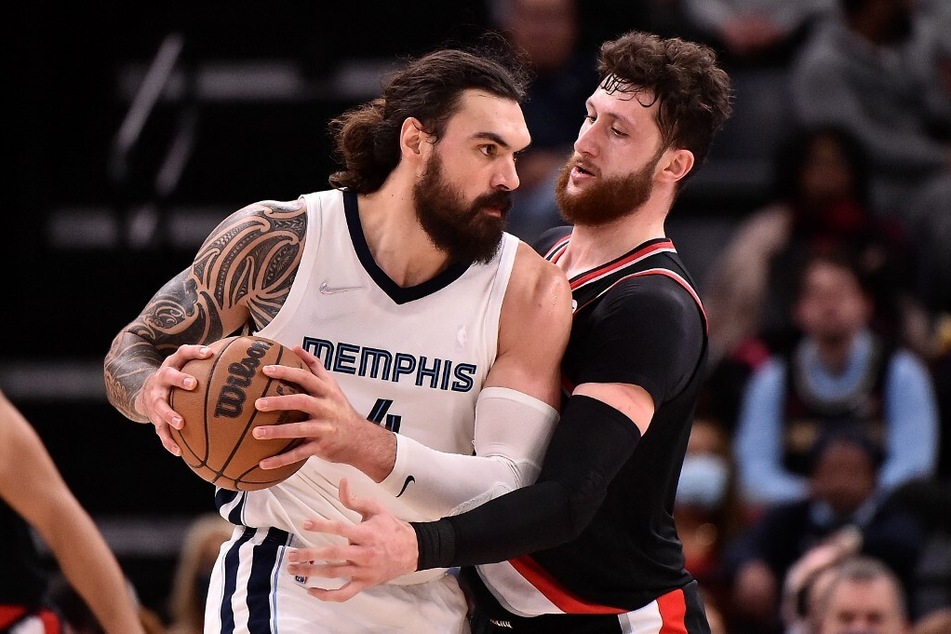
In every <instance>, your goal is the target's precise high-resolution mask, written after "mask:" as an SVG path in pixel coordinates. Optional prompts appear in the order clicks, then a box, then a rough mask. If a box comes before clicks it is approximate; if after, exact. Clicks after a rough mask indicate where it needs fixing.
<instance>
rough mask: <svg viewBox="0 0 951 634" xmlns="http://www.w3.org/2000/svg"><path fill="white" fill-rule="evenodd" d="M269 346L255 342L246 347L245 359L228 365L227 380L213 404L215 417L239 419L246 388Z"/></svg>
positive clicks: (265, 343)
mask: <svg viewBox="0 0 951 634" xmlns="http://www.w3.org/2000/svg"><path fill="white" fill-rule="evenodd" d="M270 348H271V344H270V343H268V342H266V341H260V340H258V341H255V342H254V343H252V344H251V345H250V346H248V348H247V350H246V351H245V357H244V358H243V359H241V361H237V362H235V363H232V364H230V365H228V378H227V380H226V381H225V384H224V385H222V386H221V391H220V392H218V402H217V403H215V416H226V417H228V418H239V417H240V416H241V414H242V412H243V411H244V402H245V401H246V400H247V398H248V395H247V388H248V386H249V385H251V380H252V379H253V378H254V374H255V373H256V372H257V371H258V366H260V365H261V359H262V358H263V357H264V355H265V354H267V351H268V350H269V349H270Z"/></svg>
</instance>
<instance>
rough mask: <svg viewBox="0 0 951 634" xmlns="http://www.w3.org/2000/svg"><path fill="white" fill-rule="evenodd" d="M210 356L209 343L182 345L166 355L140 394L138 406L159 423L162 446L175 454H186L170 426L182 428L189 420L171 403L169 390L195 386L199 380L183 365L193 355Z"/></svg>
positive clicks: (198, 356) (157, 426)
mask: <svg viewBox="0 0 951 634" xmlns="http://www.w3.org/2000/svg"><path fill="white" fill-rule="evenodd" d="M209 356H211V350H210V349H209V348H208V346H205V345H200V344H185V345H183V346H180V347H179V348H178V350H176V351H175V352H174V353H172V354H171V355H169V356H168V357H166V358H165V360H164V361H162V365H160V366H159V367H158V369H157V370H156V371H155V372H153V373H152V374H151V375H150V376H149V378H147V379H146V380H145V383H144V384H143V385H142V391H141V392H139V394H138V396H137V397H136V400H135V409H136V410H137V411H138V412H139V413H140V414H143V415H144V416H147V417H148V419H149V421H151V423H152V424H153V425H154V426H155V433H156V434H158V437H159V440H161V441H162V446H163V447H165V449H166V450H167V451H168V452H169V453H171V454H173V455H175V456H180V455H182V450H181V448H180V447H179V446H178V443H176V442H175V441H174V440H173V439H172V435H171V434H170V433H169V427H170V426H171V427H174V428H175V429H181V428H182V427H183V426H184V425H185V420H184V419H183V418H182V416H181V414H179V413H178V412H176V411H175V410H174V409H172V406H171V405H169V402H168V400H169V394H170V393H171V391H172V387H177V388H181V389H183V390H193V389H195V387H196V386H197V385H198V380H197V379H196V378H195V377H193V376H192V375H190V374H186V373H184V372H182V367H183V366H184V365H185V364H186V363H188V362H189V361H191V360H192V359H205V358H208V357H209Z"/></svg>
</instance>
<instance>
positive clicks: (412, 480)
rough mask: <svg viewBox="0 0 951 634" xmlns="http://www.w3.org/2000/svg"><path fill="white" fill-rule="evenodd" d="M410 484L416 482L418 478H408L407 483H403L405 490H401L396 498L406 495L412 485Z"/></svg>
mask: <svg viewBox="0 0 951 634" xmlns="http://www.w3.org/2000/svg"><path fill="white" fill-rule="evenodd" d="M410 482H416V478H414V477H413V476H406V481H405V482H404V483H403V488H402V489H400V492H399V493H397V494H396V497H399V496H401V495H403V494H404V493H406V487H408V486H409V485H410Z"/></svg>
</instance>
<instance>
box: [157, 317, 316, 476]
mask: <svg viewBox="0 0 951 634" xmlns="http://www.w3.org/2000/svg"><path fill="white" fill-rule="evenodd" d="M208 347H209V348H210V349H211V350H212V352H213V353H214V354H213V355H212V356H211V357H209V358H207V359H192V360H191V361H189V362H187V363H186V364H185V365H184V367H182V371H183V372H186V373H188V374H190V375H192V376H194V377H195V379H197V381H198V386H197V387H196V388H195V389H194V390H191V391H189V390H182V389H179V388H173V389H172V392H171V394H170V396H169V404H170V405H171V406H172V409H174V410H175V411H176V412H178V413H179V414H181V415H182V417H183V418H184V419H185V425H184V426H183V427H182V429H181V430H178V429H175V428H169V429H170V431H171V434H172V438H173V439H174V440H175V442H177V443H178V446H179V447H180V448H181V450H182V456H181V457H182V460H184V461H185V464H187V465H188V466H189V467H191V469H192V471H194V472H195V473H197V474H198V475H199V476H201V477H202V478H203V479H205V480H207V481H208V482H211V483H212V484H214V485H216V486H219V487H221V488H223V489H230V490H232V491H254V490H257V489H264V488H267V487H269V486H272V485H274V484H277V483H278V482H281V481H283V480H286V479H287V478H289V477H290V476H292V475H293V474H294V473H295V472H296V471H297V470H298V469H300V468H301V466H302V465H303V464H304V461H300V462H295V463H294V464H290V465H287V466H285V467H281V468H279V469H267V470H265V469H261V468H260V467H258V462H259V461H260V460H261V459H262V458H267V457H269V456H273V455H276V454H279V453H282V452H284V451H287V450H288V449H291V448H293V447H295V446H296V445H297V444H299V443H300V442H301V440H300V439H283V438H281V439H273V440H259V439H257V438H255V437H254V436H252V435H251V430H252V429H254V428H255V427H257V426H259V425H281V424H283V423H291V422H299V421H302V420H305V419H306V418H307V415H306V414H304V413H303V412H291V411H274V412H260V411H258V410H257V409H256V408H255V407H254V402H255V400H257V399H258V398H260V397H262V396H282V395H287V394H300V393H302V392H303V390H302V389H301V388H300V387H299V386H297V385H296V384H294V383H289V382H286V381H281V380H277V379H273V378H271V377H268V376H266V375H265V374H264V373H263V372H261V368H262V367H264V366H265V365H286V366H290V367H298V368H306V367H307V366H305V365H304V362H303V361H301V359H300V357H298V356H297V355H296V354H294V352H293V351H292V350H291V349H290V348H287V347H285V346H283V345H281V344H280V343H277V342H276V341H271V340H270V339H265V338H263V337H256V336H248V335H243V336H235V337H226V338H224V339H221V340H219V341H216V342H214V343H212V344H209V346H208Z"/></svg>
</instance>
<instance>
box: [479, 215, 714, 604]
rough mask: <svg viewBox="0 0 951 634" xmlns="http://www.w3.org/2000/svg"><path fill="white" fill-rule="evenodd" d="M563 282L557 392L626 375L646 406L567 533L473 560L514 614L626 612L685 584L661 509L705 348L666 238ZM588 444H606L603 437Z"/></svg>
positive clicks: (686, 279)
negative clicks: (569, 314)
mask: <svg viewBox="0 0 951 634" xmlns="http://www.w3.org/2000/svg"><path fill="white" fill-rule="evenodd" d="M548 235H550V234H548ZM569 240H570V235H567V234H566V233H565V232H562V234H560V235H556V236H554V239H553V240H549V242H550V244H545V245H543V248H542V249H541V252H542V253H545V254H546V257H547V258H548V259H549V260H552V261H556V262H557V260H558V258H559V257H560V254H561V253H562V252H563V251H564V249H565V247H567V244H568V242H569ZM570 283H571V288H572V297H573V304H574V323H573V326H572V332H571V338H570V340H569V344H568V347H567V350H566V353H565V356H564V359H563V362H562V379H563V383H564V392H565V396H566V398H567V397H568V396H569V395H570V393H571V391H572V390H573V388H574V387H575V386H577V385H579V384H582V383H588V382H604V383H631V384H635V385H639V386H641V387H643V388H644V389H646V390H647V391H648V392H649V393H650V394H651V396H652V397H653V400H654V403H655V413H654V416H653V418H652V421H651V424H650V427H649V428H648V430H647V432H646V433H645V434H644V435H643V438H641V440H640V441H639V443H638V444H637V446H636V448H635V449H634V450H633V453H632V454H631V455H630V457H629V458H627V459H626V462H625V463H624V464H623V466H621V468H620V470H619V471H618V472H617V473H616V475H615V476H614V477H613V479H612V480H611V481H610V483H609V485H608V490H607V491H606V492H605V494H604V498H603V501H602V502H601V504H600V506H599V508H598V509H597V511H596V513H595V515H594V517H593V519H592V520H591V521H590V523H589V524H588V525H587V527H586V528H585V529H584V530H583V532H582V533H581V534H580V536H579V537H578V538H577V539H574V540H571V541H569V542H567V543H565V544H562V545H559V546H555V547H553V548H548V549H545V550H540V551H537V552H533V553H532V554H530V555H525V556H521V557H515V558H513V559H510V560H508V561H504V562H500V563H496V564H486V565H481V566H479V567H478V570H479V576H480V577H481V580H482V581H483V582H484V583H485V584H486V585H487V586H488V587H489V588H490V589H491V591H492V594H493V595H494V596H496V597H498V598H499V600H500V601H501V603H502V604H503V605H505V606H506V607H507V608H508V609H509V610H512V611H514V613H516V614H520V615H522V616H531V615H533V614H598V613H601V614H609V613H618V612H624V611H630V610H635V609H637V608H640V607H642V606H644V605H647V604H648V603H650V602H651V601H653V600H655V599H657V598H658V597H660V596H661V595H663V594H665V593H667V592H670V591H671V590H674V589H676V588H682V587H684V586H685V585H687V584H688V583H690V582H691V581H692V577H691V575H690V574H689V573H688V572H687V571H686V570H685V568H684V556H683V549H682V546H681V543H680V541H679V539H678V537H677V533H676V529H675V526H674V521H673V518H672V513H673V505H674V496H675V493H676V490H677V481H678V478H679V474H680V469H681V466H682V464H683V459H684V454H685V453H686V447H687V440H688V437H689V433H690V425H691V421H692V417H693V408H694V405H695V402H696V398H697V394H698V391H699V389H700V385H701V382H702V380H703V371H702V369H703V364H704V362H705V357H706V348H707V340H706V319H705V317H704V314H703V309H702V305H701V303H700V300H699V297H698V295H697V292H696V289H695V287H694V284H693V282H692V281H691V279H690V276H689V275H688V273H687V271H686V269H685V268H684V266H683V264H682V262H681V261H680V258H679V257H678V255H677V253H676V250H675V249H674V246H673V243H672V242H671V241H670V240H668V239H656V240H651V241H648V242H646V243H644V244H642V245H640V246H639V247H637V248H636V249H634V250H632V251H631V252H629V253H628V254H626V255H624V256H623V257H621V258H618V259H617V260H614V261H612V262H609V263H606V264H604V265H603V266H601V267H598V268H597V269H594V270H591V271H587V272H585V273H584V274H582V275H578V276H576V277H574V278H573V279H571V280H570ZM631 316H636V318H634V319H628V317H631ZM628 424H630V423H629V421H628ZM556 434H557V432H556ZM592 434H597V432H595V431H592ZM590 441H591V442H599V441H600V442H605V443H610V442H614V440H613V439H612V438H611V437H610V436H607V435H605V436H604V438H603V439H601V440H599V439H598V438H592V439H590ZM586 442H587V440H586ZM604 451H605V453H607V452H608V451H609V448H608V447H604ZM556 459H557V458H556ZM569 459H570V458H569ZM549 460H552V454H551V453H549V455H548V456H547V457H546V461H545V465H544V467H543V474H542V476H540V478H539V480H540V481H541V480H543V479H544V478H545V477H546V473H545V470H546V469H547V470H549V471H553V470H558V469H559V467H558V465H553V464H549ZM517 494H518V492H515V494H514V495H517ZM477 596H478V593H477ZM480 607H484V608H486V612H488V613H491V612H493V611H494V610H493V609H492V606H480ZM494 607H495V608H497V607H498V606H494Z"/></svg>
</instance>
